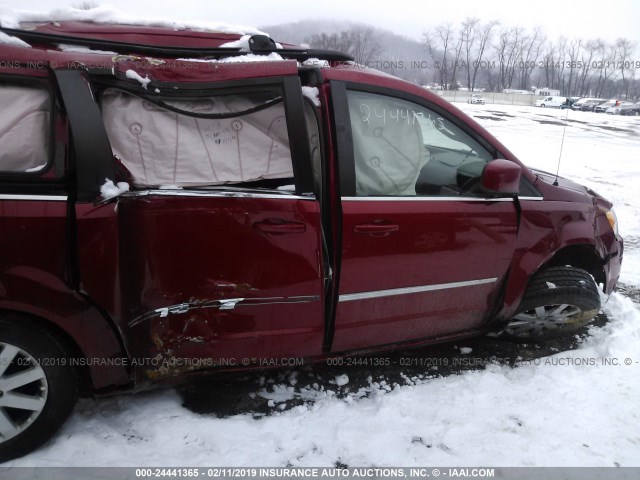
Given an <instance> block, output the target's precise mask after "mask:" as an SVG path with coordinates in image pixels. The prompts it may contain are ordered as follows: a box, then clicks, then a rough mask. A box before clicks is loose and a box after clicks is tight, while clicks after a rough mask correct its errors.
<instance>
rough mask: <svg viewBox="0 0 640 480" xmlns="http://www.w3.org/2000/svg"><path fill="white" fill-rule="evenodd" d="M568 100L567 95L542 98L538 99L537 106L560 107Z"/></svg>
mask: <svg viewBox="0 0 640 480" xmlns="http://www.w3.org/2000/svg"><path fill="white" fill-rule="evenodd" d="M566 102H567V97H546V98H543V99H541V100H536V102H535V106H536V107H543V108H544V107H553V108H560V107H561V106H562V105H563V104H565V103H566Z"/></svg>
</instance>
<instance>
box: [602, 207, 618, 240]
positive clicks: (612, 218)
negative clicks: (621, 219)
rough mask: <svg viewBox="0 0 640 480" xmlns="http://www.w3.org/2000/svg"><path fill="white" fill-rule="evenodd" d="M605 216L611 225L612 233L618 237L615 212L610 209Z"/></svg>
mask: <svg viewBox="0 0 640 480" xmlns="http://www.w3.org/2000/svg"><path fill="white" fill-rule="evenodd" d="M605 215H606V216H607V220H609V224H610V225H611V228H612V229H613V231H614V233H615V234H616V235H618V217H616V212H614V211H613V209H611V210H609V211H608V212H607V213H605Z"/></svg>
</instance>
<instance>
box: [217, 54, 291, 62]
mask: <svg viewBox="0 0 640 480" xmlns="http://www.w3.org/2000/svg"><path fill="white" fill-rule="evenodd" d="M282 60H284V59H283V58H282V57H281V56H280V55H278V54H277V53H274V52H272V53H270V54H269V55H256V54H255V53H249V54H247V55H240V56H238V57H226V58H221V59H220V60H217V62H218V63H250V62H279V61H282ZM213 62H215V61H213Z"/></svg>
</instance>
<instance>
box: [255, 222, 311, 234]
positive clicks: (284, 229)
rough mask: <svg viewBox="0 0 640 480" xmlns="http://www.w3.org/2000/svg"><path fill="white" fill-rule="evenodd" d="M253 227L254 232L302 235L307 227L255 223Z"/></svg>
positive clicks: (295, 224)
mask: <svg viewBox="0 0 640 480" xmlns="http://www.w3.org/2000/svg"><path fill="white" fill-rule="evenodd" d="M253 226H254V228H255V229H256V230H260V231H261V232H264V233H304V232H306V231H307V226H306V225H305V224H304V223H298V222H285V223H271V222H257V223H254V224H253Z"/></svg>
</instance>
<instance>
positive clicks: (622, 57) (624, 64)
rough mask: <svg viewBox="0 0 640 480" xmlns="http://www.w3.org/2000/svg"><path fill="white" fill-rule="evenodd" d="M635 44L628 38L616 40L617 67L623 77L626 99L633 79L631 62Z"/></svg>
mask: <svg viewBox="0 0 640 480" xmlns="http://www.w3.org/2000/svg"><path fill="white" fill-rule="evenodd" d="M633 47H634V45H633V43H631V41H630V40H628V39H626V38H619V39H618V40H616V50H617V52H618V61H617V62H616V63H617V67H618V70H619V71H620V76H621V77H622V87H623V89H624V98H625V99H626V98H628V97H629V85H630V78H632V77H633V71H634V69H633V68H631V67H632V66H633V62H632V61H630V58H631V54H632V52H633Z"/></svg>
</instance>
